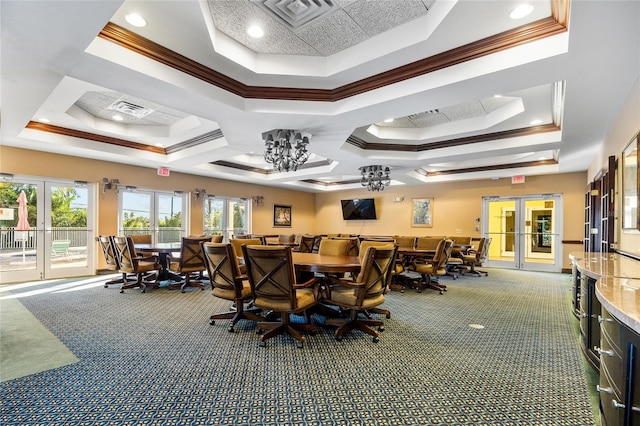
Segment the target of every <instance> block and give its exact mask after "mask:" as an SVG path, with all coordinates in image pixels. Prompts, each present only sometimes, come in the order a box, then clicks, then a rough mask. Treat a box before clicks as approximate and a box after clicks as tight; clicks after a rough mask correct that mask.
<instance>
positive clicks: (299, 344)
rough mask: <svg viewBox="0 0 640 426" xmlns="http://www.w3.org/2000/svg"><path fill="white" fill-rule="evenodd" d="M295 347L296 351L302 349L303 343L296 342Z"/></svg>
mask: <svg viewBox="0 0 640 426" xmlns="http://www.w3.org/2000/svg"><path fill="white" fill-rule="evenodd" d="M296 347H297V348H298V349H302V348H304V343H302V342H297V343H296Z"/></svg>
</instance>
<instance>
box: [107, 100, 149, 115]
mask: <svg viewBox="0 0 640 426" xmlns="http://www.w3.org/2000/svg"><path fill="white" fill-rule="evenodd" d="M107 109H109V110H112V111H118V112H121V113H122V114H127V115H131V116H133V117H136V118H143V117H146V116H147V115H149V114H151V113H152V112H153V110H152V109H150V108H145V107H143V106H140V105H136V104H132V103H130V102H127V101H116V102H114V103H112V104H111V105H109V106H108V107H107Z"/></svg>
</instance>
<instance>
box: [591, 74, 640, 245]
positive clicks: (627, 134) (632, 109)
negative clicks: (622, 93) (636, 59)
mask: <svg viewBox="0 0 640 426" xmlns="http://www.w3.org/2000/svg"><path fill="white" fill-rule="evenodd" d="M638 131H640V77H638V78H637V79H636V81H635V84H634V86H633V89H632V90H631V93H630V94H629V97H628V98H627V101H626V102H625V104H624V106H623V107H622V109H621V110H620V113H619V115H618V117H617V119H616V121H615V122H614V124H613V126H611V128H610V129H608V132H607V136H606V137H605V140H604V143H603V145H602V148H601V149H600V151H599V152H598V153H597V155H596V156H595V159H594V160H593V162H592V163H591V165H590V166H589V171H588V177H587V179H588V180H587V182H591V181H593V180H594V178H595V177H596V176H597V175H598V173H599V172H600V170H603V169H606V167H607V161H608V160H607V159H608V158H609V156H611V155H613V156H615V157H616V160H617V161H618V173H617V178H616V188H617V191H618V196H616V197H615V198H616V207H615V209H616V212H620V211H621V209H622V205H621V200H622V197H621V196H620V194H621V192H620V189H621V188H622V176H621V173H620V171H621V167H620V164H621V161H620V157H621V154H622V150H623V149H624V148H625V147H626V146H627V144H628V143H629V142H630V141H631V138H633V136H634V135H635V134H636V133H638ZM615 229H616V243H617V244H618V248H619V249H620V250H624V251H627V252H630V253H634V254H635V255H637V256H640V232H639V231H624V232H623V231H622V224H621V217H620V214H619V213H618V214H617V215H616V227H615Z"/></svg>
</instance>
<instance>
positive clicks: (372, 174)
mask: <svg viewBox="0 0 640 426" xmlns="http://www.w3.org/2000/svg"><path fill="white" fill-rule="evenodd" d="M360 173H361V174H362V179H360V184H361V185H362V186H366V187H367V189H368V190H369V191H382V190H384V188H385V186H389V184H390V183H391V179H390V178H389V167H385V168H384V169H383V168H382V166H363V167H360Z"/></svg>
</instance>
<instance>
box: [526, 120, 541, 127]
mask: <svg viewBox="0 0 640 426" xmlns="http://www.w3.org/2000/svg"><path fill="white" fill-rule="evenodd" d="M540 123H542V120H533V121H532V122H531V123H529V124H531V125H532V126H535V125H537V124H540Z"/></svg>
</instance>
